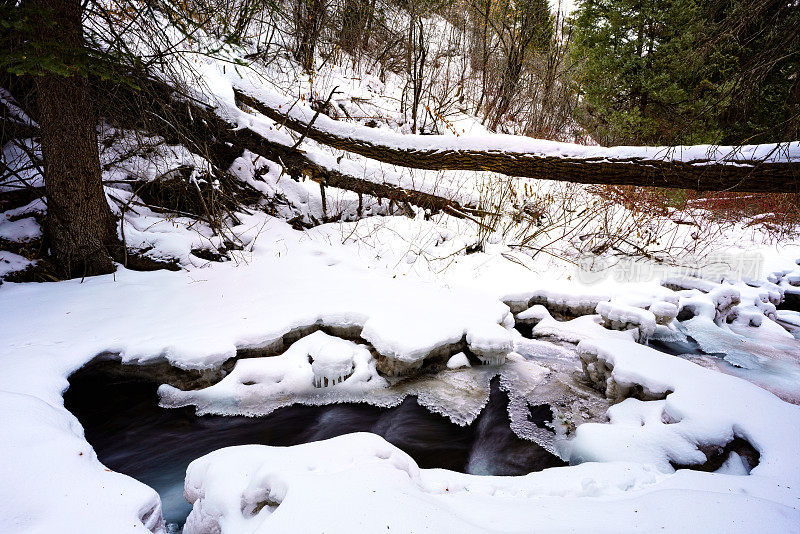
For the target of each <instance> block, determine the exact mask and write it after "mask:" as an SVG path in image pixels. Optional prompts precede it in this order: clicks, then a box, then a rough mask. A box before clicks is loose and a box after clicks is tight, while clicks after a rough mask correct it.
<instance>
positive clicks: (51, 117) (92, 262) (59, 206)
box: [32, 0, 118, 277]
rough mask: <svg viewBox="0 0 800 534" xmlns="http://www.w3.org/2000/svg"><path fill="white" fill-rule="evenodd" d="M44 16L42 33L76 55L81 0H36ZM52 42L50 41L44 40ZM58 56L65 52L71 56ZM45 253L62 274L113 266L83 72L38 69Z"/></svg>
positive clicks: (113, 241)
mask: <svg viewBox="0 0 800 534" xmlns="http://www.w3.org/2000/svg"><path fill="white" fill-rule="evenodd" d="M32 3H33V4H34V5H35V6H36V7H37V8H38V10H39V13H40V14H41V15H42V17H43V18H44V17H49V20H50V21H52V24H51V23H48V22H45V20H42V21H40V22H41V24H40V28H41V33H40V38H41V40H42V42H45V43H48V44H49V43H61V44H62V46H63V47H64V48H65V49H67V50H69V52H67V53H64V54H63V55H64V56H67V55H71V54H72V53H73V52H72V51H73V50H74V53H75V54H76V55H78V54H79V53H80V50H81V49H82V48H83V33H82V26H81V3H80V0H33V1H32ZM48 48H49V47H48ZM58 59H63V60H66V61H65V63H67V64H69V58H68V57H61V58H58ZM36 90H37V94H38V104H39V126H40V131H41V143H42V156H43V159H44V174H45V190H46V193H47V219H46V222H45V234H46V238H47V241H48V244H49V247H50V255H51V257H52V260H53V262H54V264H55V267H56V269H57V271H58V274H60V275H61V276H65V277H74V276H88V275H95V274H106V273H110V272H113V271H114V264H113V262H112V260H111V255H110V254H111V251H112V250H113V249H114V248H115V247H116V246H118V240H117V236H116V225H115V221H114V217H113V215H112V213H111V210H110V208H109V207H108V203H107V201H106V197H105V194H104V192H103V185H102V181H101V175H100V159H99V153H98V147H97V129H96V128H97V120H96V116H95V110H94V102H93V101H92V98H91V96H90V94H89V84H88V80H87V79H86V78H85V77H84V76H82V75H80V74H75V75H71V76H61V75H58V74H54V73H51V72H44V73H43V74H42V75H41V76H37V77H36Z"/></svg>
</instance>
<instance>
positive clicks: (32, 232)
mask: <svg viewBox="0 0 800 534" xmlns="http://www.w3.org/2000/svg"><path fill="white" fill-rule="evenodd" d="M41 235H42V230H41V228H39V223H37V222H36V220H35V219H34V218H33V217H25V218H23V219H17V220H14V221H10V220H5V221H3V220H0V239H7V240H8V241H19V242H24V241H30V240H32V239H36V238H38V237H41Z"/></svg>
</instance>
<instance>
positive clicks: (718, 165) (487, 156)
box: [234, 87, 800, 193]
mask: <svg viewBox="0 0 800 534" xmlns="http://www.w3.org/2000/svg"><path fill="white" fill-rule="evenodd" d="M234 94H235V95H236V98H237V99H238V100H239V101H240V102H242V103H244V104H246V105H248V106H249V107H251V108H253V109H255V110H256V111H258V112H259V113H262V114H263V115H265V116H267V117H269V118H271V119H272V120H274V121H277V122H279V123H280V124H282V125H284V126H286V127H287V128H289V129H292V130H295V131H297V132H301V133H302V134H303V135H305V137H307V138H308V139H312V140H314V141H317V142H318V143H322V144H324V145H328V146H331V147H333V148H337V149H339V150H344V151H348V152H353V153H355V154H359V155H361V156H365V157H367V158H371V159H374V160H377V161H381V162H383V163H389V164H392V165H399V166H401V167H409V168H415V169H428V170H437V171H444V170H462V171H491V172H496V173H500V174H505V175H506V176H518V177H527V178H538V179H545V180H557V181H562V182H574V183H581V184H601V185H636V186H643V187H667V188H675V189H693V190H697V191H736V192H739V191H747V192H753V193H778V192H780V193H800V161H798V160H797V159H796V156H795V157H794V158H792V159H791V160H789V161H767V162H764V161H758V160H755V161H753V160H747V159H744V158H737V157H736V151H735V150H734V148H735V147H726V150H727V149H729V150H730V152H731V155H732V156H731V157H732V159H731V160H726V159H725V158H721V159H714V158H710V159H700V160H693V161H680V160H673V159H670V157H668V156H669V150H667V149H664V151H663V154H664V157H663V159H662V158H661V157H658V156H657V157H656V158H655V159H648V158H646V157H643V156H635V155H625V153H624V152H621V153H619V154H616V155H603V154H602V153H598V154H596V155H594V156H579V157H568V156H555V155H547V154H540V153H537V152H524V151H515V150H513V149H496V148H493V147H491V146H490V145H491V141H489V140H488V139H487V146H486V148H484V149H477V148H474V147H468V148H463V149H462V148H458V146H457V142H455V143H454V142H453V141H452V138H450V137H447V136H426V137H425V138H424V139H421V138H417V137H415V136H408V138H409V139H419V146H413V144H411V143H409V144H407V145H406V146H397V145H395V144H393V143H392V142H391V141H389V142H386V143H383V142H382V139H381V138H380V137H379V136H377V137H376V136H373V132H372V131H371V130H369V129H367V128H366V127H364V128H362V129H361V130H369V131H364V132H363V135H362V132H361V131H360V128H359V127H350V128H348V131H347V133H344V132H342V131H341V130H340V129H338V128H337V129H335V130H327V129H325V126H324V125H325V124H326V123H327V122H328V121H331V119H330V118H329V117H325V116H324V115H320V116H319V118H318V119H317V120H316V122H314V123H313V124H309V123H308V122H306V121H304V120H301V119H298V118H296V116H288V115H287V114H286V112H285V111H284V110H282V109H276V108H274V107H271V106H270V105H269V104H265V103H264V102H262V101H260V100H258V99H256V98H254V97H253V96H251V95H249V94H248V93H245V92H243V91H242V90H241V89H240V88H237V87H234ZM499 139H504V138H499ZM519 139H520V141H523V142H524V141H525V140H526V138H519ZM438 140H441V143H442V146H437V141H438ZM528 140H529V139H528ZM632 148H633V149H635V148H637V147H632ZM598 150H601V149H598ZM776 150H777V147H776ZM365 192H366V191H365Z"/></svg>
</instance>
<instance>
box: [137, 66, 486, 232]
mask: <svg viewBox="0 0 800 534" xmlns="http://www.w3.org/2000/svg"><path fill="white" fill-rule="evenodd" d="M150 84H151V87H148V88H147V89H148V91H147V92H146V94H148V95H155V97H156V98H155V99H154V100H153V99H151V101H149V102H147V103H146V104H144V105H146V106H147V107H149V108H155V109H154V110H151V113H150V114H151V115H154V116H156V117H158V119H156V120H148V121H147V123H146V125H141V124H139V125H137V126H138V127H143V128H144V129H145V130H147V131H149V133H152V134H157V135H160V136H162V137H163V138H165V139H166V140H168V141H170V142H176V143H179V144H184V143H187V142H188V143H189V144H190V145H192V148H195V149H196V145H199V144H203V145H205V147H204V149H205V151H207V152H208V154H206V155H208V156H209V159H210V160H211V161H215V162H222V165H221V166H222V167H225V166H226V164H230V163H231V162H232V161H233V159H235V158H236V157H238V156H239V155H240V154H241V153H242V151H243V150H245V149H246V150H249V151H250V152H252V153H254V154H258V155H259V156H262V157H264V158H266V159H269V160H270V161H274V162H277V163H279V164H281V165H282V166H283V168H284V169H285V170H286V172H287V174H289V175H290V176H292V177H295V178H299V177H307V178H309V179H311V180H313V181H315V182H318V183H320V184H322V185H325V186H330V187H336V188H339V189H346V190H348V191H353V192H356V193H360V194H364V195H369V196H372V197H377V198H383V199H387V200H388V201H394V202H396V203H397V204H398V206H400V207H405V208H406V209H407V210H408V211H410V210H409V208H408V206H409V205H413V206H417V207H420V208H423V209H429V210H431V211H434V212H439V211H443V212H446V213H449V214H451V215H454V216H456V217H460V218H463V217H465V216H467V215H473V214H477V213H478V212H477V210H476V209H475V208H472V207H468V206H465V205H463V204H461V203H460V202H458V201H457V200H454V199H450V198H447V197H444V196H440V195H436V194H432V193H429V192H426V191H419V190H415V189H411V188H407V187H401V186H398V185H395V184H391V183H382V182H379V181H375V180H370V179H368V178H367V177H363V178H362V177H359V176H355V175H354V174H351V173H347V172H346V171H344V170H340V169H337V168H334V167H333V166H330V165H326V164H324V163H320V162H318V161H314V160H313V159H312V158H310V157H309V156H308V155H307V154H306V153H305V152H304V151H303V150H302V149H300V148H297V147H290V146H285V145H283V144H280V143H278V142H276V141H274V140H271V139H267V138H266V137H265V136H263V135H261V134H260V133H258V132H257V131H255V130H253V129H251V128H246V127H244V128H243V127H241V125H238V124H235V123H234V122H232V121H231V120H230V119H229V118H226V117H225V113H224V112H223V111H221V110H219V109H215V108H212V107H210V106H207V105H205V104H203V103H201V102H198V101H195V100H191V99H182V100H177V99H175V98H174V94H172V88H171V87H168V86H166V85H165V84H163V83H162V82H158V81H151V82H150ZM137 105H143V104H142V103H141V100H139V101H138V104H137ZM138 111H139V110H138V109H134V110H131V111H130V112H129V113H128V115H129V116H130V115H135V114H136V113H137V112H138ZM140 116H141V115H140ZM187 136H190V137H191V138H192V139H187Z"/></svg>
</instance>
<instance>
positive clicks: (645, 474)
mask: <svg viewBox="0 0 800 534" xmlns="http://www.w3.org/2000/svg"><path fill="white" fill-rule="evenodd" d="M323 459H324V460H323ZM748 482H749V483H748ZM701 487H702V488H704V489H698V488H701ZM751 491H752V492H753V493H752V494H748V493H750V492H751ZM745 492H746V493H745ZM765 494H772V497H776V496H777V497H778V499H777V501H772V500H767V501H764V500H761V499H760V498H759V497H763V496H764V495H765ZM186 495H187V497H188V498H189V500H190V501H192V502H193V503H194V508H193V510H192V514H191V515H190V517H189V520H188V521H187V524H186V528H185V530H184V532H185V533H186V534H195V533H200V532H221V533H223V534H224V533H233V532H254V533H258V532H275V531H277V532H289V531H291V532H331V533H336V532H379V531H388V532H426V531H430V532H453V531H458V532H470V533H472V532H475V533H478V532H487V531H491V532H530V531H545V532H609V533H611V532H620V531H621V530H624V531H626V532H653V531H655V530H665V531H667V532H719V533H721V532H757V531H759V530H760V529H762V528H763V526H764V524H769V526H770V527H769V528H770V531H771V532H793V531H794V530H795V528H796V525H797V521H798V519H800V516H799V515H798V511H797V510H796V508H794V505H795V504H794V503H793V502H792V495H794V494H793V492H792V491H791V490H789V489H787V488H774V486H773V485H772V484H770V483H769V482H768V481H767V480H765V479H760V478H759V477H757V476H752V477H741V476H731V475H719V474H710V473H698V472H690V471H681V472H678V473H676V474H674V475H665V474H663V473H660V472H659V471H657V470H655V469H653V468H652V467H649V466H647V465H642V464H638V463H632V462H611V463H587V464H583V465H579V466H574V467H568V468H553V469H548V470H546V471H543V472H540V473H532V474H530V475H526V476H523V477H476V476H471V475H462V474H459V473H453V472H449V471H443V470H436V469H430V470H426V469H419V468H418V467H417V465H416V464H415V463H414V461H413V460H412V459H411V458H409V457H408V456H407V455H406V454H405V453H403V452H402V451H400V450H399V449H397V448H395V447H393V446H392V445H390V444H388V443H386V442H385V441H384V440H383V439H382V438H380V437H378V436H374V435H372V434H351V435H347V436H341V437H338V438H333V439H330V440H326V441H321V442H316V443H309V444H305V445H299V446H295V447H289V448H279V447H266V446H257V445H249V446H247V445H246V446H240V447H230V448H226V449H221V450H218V451H215V452H213V453H211V454H209V455H207V456H204V457H202V458H200V459H198V460H195V461H194V462H193V463H192V464H191V465H190V466H189V469H188V473H187V478H186ZM310 510H313V513H309V511H310ZM710 510H713V514H712V513H709V512H710ZM676 511H679V513H676Z"/></svg>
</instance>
